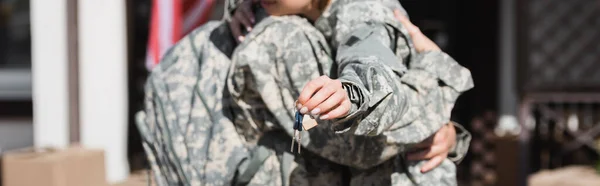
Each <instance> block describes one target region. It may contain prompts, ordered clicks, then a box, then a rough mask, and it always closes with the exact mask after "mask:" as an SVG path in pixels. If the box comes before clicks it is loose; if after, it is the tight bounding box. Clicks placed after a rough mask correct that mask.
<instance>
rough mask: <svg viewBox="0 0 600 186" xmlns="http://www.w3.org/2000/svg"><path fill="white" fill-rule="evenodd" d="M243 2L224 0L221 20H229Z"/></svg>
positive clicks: (241, 0) (239, 0)
mask: <svg viewBox="0 0 600 186" xmlns="http://www.w3.org/2000/svg"><path fill="white" fill-rule="evenodd" d="M243 1H245V0H225V10H223V19H224V20H226V21H230V20H231V16H233V13H234V12H235V9H236V8H237V7H238V5H239V4H240V3H242V2H243Z"/></svg>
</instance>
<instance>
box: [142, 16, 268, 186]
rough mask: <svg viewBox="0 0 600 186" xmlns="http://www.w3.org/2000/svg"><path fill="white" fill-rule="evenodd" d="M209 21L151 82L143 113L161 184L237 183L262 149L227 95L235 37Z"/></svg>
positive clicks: (145, 139)
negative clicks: (250, 139)
mask: <svg viewBox="0 0 600 186" xmlns="http://www.w3.org/2000/svg"><path fill="white" fill-rule="evenodd" d="M229 31H230V30H229V28H228V27H227V24H226V22H216V21H213V22H209V23H206V24H205V25H203V26H202V27H200V28H198V29H196V30H195V31H193V32H192V33H190V34H189V35H187V36H185V37H184V38H183V39H182V40H181V41H179V42H178V43H177V44H176V45H175V46H174V47H172V49H170V50H169V51H168V52H167V54H165V56H164V57H163V59H162V60H161V63H160V64H159V65H158V66H157V67H155V68H154V69H153V71H152V73H151V75H150V76H149V78H148V80H147V82H146V97H145V106H146V109H145V111H144V112H140V113H139V114H138V115H137V121H138V122H137V124H138V128H139V130H140V133H141V136H142V141H143V144H142V145H143V147H144V149H145V152H146V155H147V157H148V160H149V162H150V165H151V169H152V171H153V173H154V176H155V180H156V182H157V184H158V185H161V186H167V185H233V184H237V183H236V180H237V179H236V178H238V177H239V176H240V174H241V173H245V172H246V169H248V163H249V161H248V160H249V159H252V158H253V156H255V155H257V154H258V153H257V154H253V153H254V152H256V151H255V150H254V148H249V147H247V146H246V145H245V142H244V140H243V138H242V137H241V136H240V135H239V134H238V133H237V132H236V131H235V128H234V125H233V123H232V122H231V121H232V120H231V113H230V112H227V110H225V109H226V108H227V105H226V104H227V101H225V100H226V99H227V98H226V97H223V96H224V95H226V94H225V93H224V88H225V79H226V76H227V71H228V69H229V66H230V65H231V60H230V57H229V56H230V55H231V54H232V52H233V49H234V46H235V41H234V40H233V38H232V36H231V34H230V33H229Z"/></svg>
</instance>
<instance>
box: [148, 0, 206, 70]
mask: <svg viewBox="0 0 600 186" xmlns="http://www.w3.org/2000/svg"><path fill="white" fill-rule="evenodd" d="M215 1H216V0H152V12H151V14H152V15H151V20H150V34H149V38H148V49H147V54H146V68H147V69H148V70H152V68H153V67H154V66H155V65H156V64H158V63H159V61H160V59H161V57H162V55H163V54H164V53H165V52H166V51H167V50H168V49H169V48H170V47H171V46H173V44H175V43H176V42H177V41H178V40H179V39H181V38H182V37H183V36H185V35H186V34H188V33H189V32H191V31H192V30H194V29H195V28H196V27H198V26H200V25H202V24H204V23H205V22H206V21H207V20H208V19H209V18H210V16H211V13H212V10H213V7H214V5H215Z"/></svg>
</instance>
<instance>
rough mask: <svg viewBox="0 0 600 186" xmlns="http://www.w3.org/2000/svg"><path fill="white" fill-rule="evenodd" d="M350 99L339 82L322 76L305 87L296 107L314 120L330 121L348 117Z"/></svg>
mask: <svg viewBox="0 0 600 186" xmlns="http://www.w3.org/2000/svg"><path fill="white" fill-rule="evenodd" d="M351 106H352V105H351V103H350V98H348V94H347V93H346V90H344V88H343V87H342V83H341V82H340V81H339V80H336V79H331V78H329V77H327V76H321V77H318V78H316V79H313V80H311V81H310V82H308V83H307V84H306V86H304V89H302V92H300V96H299V97H298V103H297V104H296V107H297V108H298V110H300V113H301V114H310V115H311V116H313V117H314V118H317V117H318V118H319V119H321V120H330V119H336V118H341V117H344V116H346V115H348V112H349V111H350V107H351Z"/></svg>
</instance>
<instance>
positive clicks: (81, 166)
mask: <svg viewBox="0 0 600 186" xmlns="http://www.w3.org/2000/svg"><path fill="white" fill-rule="evenodd" d="M104 171H105V169H104V152H103V151H102V150H90V149H84V148H82V147H79V146H73V147H70V148H67V149H50V148H45V149H33V148H28V149H21V150H16V151H9V152H6V153H5V154H4V155H3V157H2V174H3V175H2V177H3V178H2V183H3V184H2V185H3V186H41V185H43V186H106V185H108V184H107V183H106V178H105V172H104Z"/></svg>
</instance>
